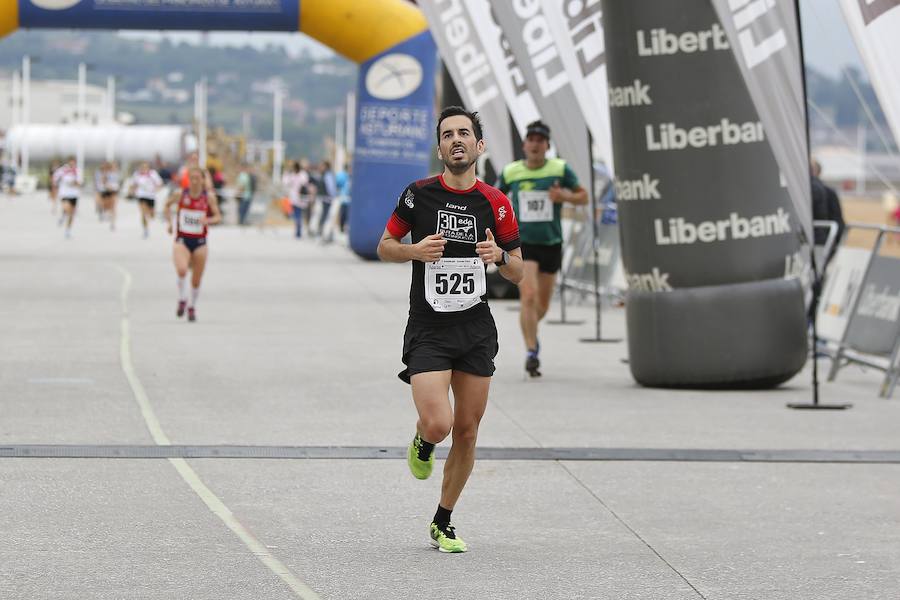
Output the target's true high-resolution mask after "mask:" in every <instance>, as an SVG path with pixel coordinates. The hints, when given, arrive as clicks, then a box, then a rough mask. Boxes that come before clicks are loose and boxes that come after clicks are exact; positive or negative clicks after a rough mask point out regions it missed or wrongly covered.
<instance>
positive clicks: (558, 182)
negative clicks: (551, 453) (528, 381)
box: [497, 121, 588, 377]
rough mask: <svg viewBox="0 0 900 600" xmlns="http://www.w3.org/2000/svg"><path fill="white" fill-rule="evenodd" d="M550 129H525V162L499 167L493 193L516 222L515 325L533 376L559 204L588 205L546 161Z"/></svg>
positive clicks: (558, 244) (573, 183)
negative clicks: (506, 200) (503, 198)
mask: <svg viewBox="0 0 900 600" xmlns="http://www.w3.org/2000/svg"><path fill="white" fill-rule="evenodd" d="M549 149H550V128H549V127H548V126H547V125H545V124H544V123H542V122H541V121H535V122H534V123H531V124H529V125H528V128H527V130H526V134H525V141H524V142H523V143H522V150H523V151H524V152H525V160H517V161H515V162H513V163H510V164H508V165H506V167H504V169H503V172H502V173H501V174H500V180H499V182H498V184H497V187H498V188H499V189H500V190H501V191H502V192H504V193H506V194H508V195H509V197H510V199H511V200H512V205H513V210H514V211H515V213H516V218H517V219H518V221H519V235H520V238H521V240H522V256H523V257H524V259H525V275H524V277H523V278H522V281H521V282H519V298H520V301H521V311H520V313H519V324H520V326H521V327H522V337H523V338H524V339H525V347H526V349H527V350H528V353H527V356H526V358H525V370H526V371H528V374H529V375H531V376H532V377H539V376H540V375H541V373H540V371H539V370H538V369H539V368H540V366H541V362H540V360H539V359H538V352H539V351H540V344H539V343H538V337H537V335H538V323H539V322H540V321H541V319H543V318H544V315H546V314H547V310H548V309H549V308H550V298H551V296H552V295H553V288H554V286H555V285H556V273H557V272H558V271H559V269H560V266H561V265H562V241H563V239H562V226H561V224H560V213H561V212H562V204H563V203H564V202H568V203H570V204H587V201H588V195H587V190H585V189H584V188H583V187H581V185H580V184H579V183H578V177H577V176H576V175H575V172H574V171H573V170H572V168H571V167H570V166H569V165H568V164H566V161H564V160H562V159H560V158H547V156H546V155H547V151H548V150H549Z"/></svg>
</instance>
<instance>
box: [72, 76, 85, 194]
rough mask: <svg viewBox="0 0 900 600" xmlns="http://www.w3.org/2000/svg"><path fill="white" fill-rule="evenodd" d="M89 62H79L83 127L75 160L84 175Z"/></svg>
mask: <svg viewBox="0 0 900 600" xmlns="http://www.w3.org/2000/svg"><path fill="white" fill-rule="evenodd" d="M86 88H87V64H85V63H83V62H82V63H78V115H77V118H76V122H77V123H78V127H79V128H80V129H82V131H79V133H78V141H77V142H76V147H75V162H76V165H77V168H78V172H79V173H80V174H81V176H82V177H84V131H83V128H84V126H85V123H86V122H87V119H86V118H85V114H84V113H85V111H86V110H87V108H86V105H87V102H86V92H87V89H86Z"/></svg>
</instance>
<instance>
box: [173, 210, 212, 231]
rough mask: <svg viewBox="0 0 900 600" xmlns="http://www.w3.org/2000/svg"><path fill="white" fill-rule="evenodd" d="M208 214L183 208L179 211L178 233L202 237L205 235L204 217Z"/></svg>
mask: <svg viewBox="0 0 900 600" xmlns="http://www.w3.org/2000/svg"><path fill="white" fill-rule="evenodd" d="M205 216H206V212H205V211H202V210H191V209H189V208H182V209H181V210H179V211H178V231H180V232H182V233H192V234H194V235H200V234H202V233H203V217H205Z"/></svg>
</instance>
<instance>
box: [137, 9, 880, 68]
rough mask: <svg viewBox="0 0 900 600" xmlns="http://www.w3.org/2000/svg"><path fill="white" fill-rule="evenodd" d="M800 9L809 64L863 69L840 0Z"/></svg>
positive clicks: (243, 37) (285, 39) (257, 42)
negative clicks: (848, 66) (845, 21)
mask: <svg viewBox="0 0 900 600" xmlns="http://www.w3.org/2000/svg"><path fill="white" fill-rule="evenodd" d="M800 8H801V18H802V20H803V45H804V50H805V52H806V61H807V62H808V63H809V64H811V65H812V66H814V67H815V68H816V69H817V70H818V71H821V72H823V73H825V74H826V75H829V76H831V77H837V76H839V75H840V73H841V69H843V68H844V67H845V66H846V65H854V66H857V67H859V68H862V67H861V62H860V59H859V54H858V53H857V50H856V46H854V44H853V39H852V38H851V36H850V31H849V30H848V29H847V26H846V25H845V24H844V17H843V14H842V13H841V9H840V6H838V0H801V1H800ZM120 35H123V36H126V37H149V38H153V39H159V38H160V37H161V36H163V35H165V36H166V37H169V38H171V39H175V40H184V41H187V42H190V43H195V44H197V43H200V42H201V41H202V39H203V34H201V33H198V32H177V33H176V32H169V33H158V32H137V31H131V32H122V33H121V34H120ZM206 36H207V41H208V43H210V44H212V45H216V46H225V45H231V46H244V45H247V44H250V45H253V46H256V47H263V46H265V45H266V44H274V45H281V46H284V47H285V48H287V50H288V51H289V52H291V53H296V52H299V51H300V49H302V48H306V49H308V50H309V51H311V52H313V53H314V54H316V55H319V56H327V55H330V54H333V52H332V51H331V49H330V48H328V47H326V46H323V45H322V44H320V43H318V42H316V41H315V40H313V39H312V38H309V37H307V36H305V35H303V34H301V33H261V32H260V33H209V34H206Z"/></svg>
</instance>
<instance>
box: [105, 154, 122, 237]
mask: <svg viewBox="0 0 900 600" xmlns="http://www.w3.org/2000/svg"><path fill="white" fill-rule="evenodd" d="M106 165H107V166H106V170H105V171H104V172H103V189H102V190H101V191H100V197H101V198H102V200H103V210H104V211H106V212H107V213H109V230H110V231H115V230H116V205H117V204H118V202H119V187H120V186H121V177H120V175H119V167H118V166H116V163H114V162H110V163H106Z"/></svg>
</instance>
